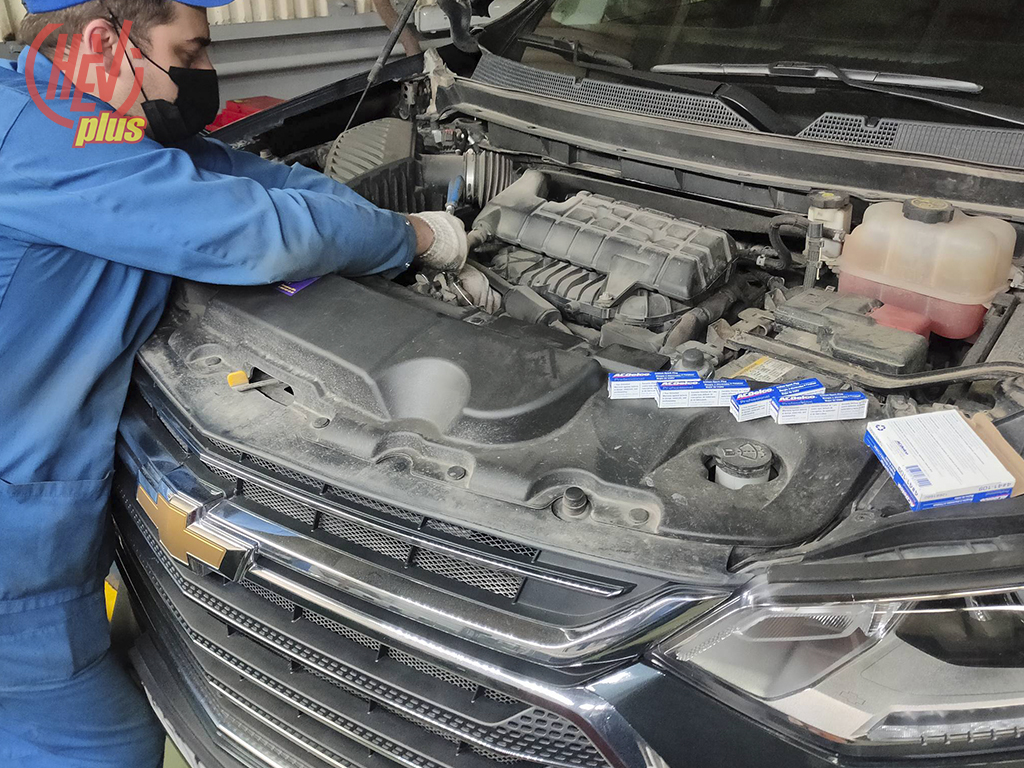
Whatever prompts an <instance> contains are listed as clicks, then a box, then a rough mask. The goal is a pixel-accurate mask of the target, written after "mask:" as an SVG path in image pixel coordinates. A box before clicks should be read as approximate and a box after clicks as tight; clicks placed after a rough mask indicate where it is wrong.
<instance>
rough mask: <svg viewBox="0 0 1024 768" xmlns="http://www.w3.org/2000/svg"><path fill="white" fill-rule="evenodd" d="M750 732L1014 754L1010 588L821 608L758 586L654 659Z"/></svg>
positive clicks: (1021, 716)
mask: <svg viewBox="0 0 1024 768" xmlns="http://www.w3.org/2000/svg"><path fill="white" fill-rule="evenodd" d="M656 656H657V659H658V661H659V663H661V664H662V665H665V666H667V667H668V668H670V669H671V670H673V671H675V672H676V673H678V674H680V675H682V676H684V677H686V678H688V679H690V680H691V681H695V682H698V683H700V684H702V685H703V686H704V687H705V688H706V689H707V690H709V692H711V693H712V694H714V695H717V696H718V697H720V698H722V699H724V700H726V701H727V702H728V703H730V704H732V705H733V706H737V707H739V708H741V709H746V710H748V712H749V713H750V714H751V715H752V716H754V717H756V718H757V719H758V720H760V721H762V722H769V723H775V724H777V725H781V726H782V727H784V728H787V729H790V730H792V731H794V732H795V733H796V734H797V735H798V736H801V737H802V738H803V739H804V740H808V739H810V740H812V741H813V740H821V739H824V740H825V741H827V742H828V743H829V744H831V745H832V747H835V746H836V745H841V746H840V748H848V749H850V751H854V752H861V751H863V750H869V751H874V752H897V753H903V752H908V751H915V752H922V751H924V752H932V751H947V750H950V749H957V748H962V749H969V750H973V749H981V748H986V749H992V748H996V747H999V746H1003V745H1005V746H1007V747H1016V748H1019V747H1020V744H1019V743H1018V741H1017V740H1018V739H1022V738H1024V605H1022V601H1021V597H1020V594H1019V593H1017V592H1015V591H1014V590H1010V589H1007V590H1001V591H998V592H989V593H985V594H973V595H970V596H958V597H944V598H942V599H935V598H929V599H913V598H902V599H898V600H896V599H893V600H887V601H880V602H869V601H858V600H856V599H850V600H848V601H843V602H838V601H830V602H821V601H820V598H819V599H818V600H817V601H816V600H815V599H814V598H812V597H810V596H808V595H806V593H805V594H804V595H801V594H800V588H799V587H796V586H794V585H768V584H762V585H759V586H755V587H754V588H752V589H750V590H748V591H746V592H745V593H743V594H742V595H740V596H738V597H735V598H733V599H732V600H731V601H729V602H726V603H724V604H723V605H721V606H720V607H719V608H717V609H715V610H713V611H712V612H711V613H710V614H708V615H707V616H705V617H703V618H702V619H701V620H699V621H698V622H696V623H695V624H694V625H692V626H691V627H687V628H686V629H685V630H684V631H683V632H682V633H680V634H678V635H676V636H674V637H672V638H670V639H669V640H668V641H667V642H666V643H665V644H664V645H663V646H662V647H661V648H660V649H659V650H658V652H657V654H656Z"/></svg>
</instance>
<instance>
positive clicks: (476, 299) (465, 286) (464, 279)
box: [458, 264, 501, 315]
mask: <svg viewBox="0 0 1024 768" xmlns="http://www.w3.org/2000/svg"><path fill="white" fill-rule="evenodd" d="M458 284H459V285H461V286H462V290H463V291H465V295H464V296H463V298H464V299H466V300H467V301H469V303H471V304H473V305H474V306H476V307H479V308H480V309H482V310H483V311H484V312H486V313H487V314H489V315H493V314H494V313H495V312H497V311H498V310H499V309H501V294H500V293H498V292H497V291H496V290H494V289H493V288H492V287H491V283H490V281H488V279H487V276H486V275H485V274H484V273H483V272H481V271H480V270H479V269H477V268H476V267H473V266H470V265H469V264H467V265H466V266H464V267H463V268H462V271H460V272H459V277H458Z"/></svg>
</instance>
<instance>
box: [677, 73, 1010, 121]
mask: <svg viewBox="0 0 1024 768" xmlns="http://www.w3.org/2000/svg"><path fill="white" fill-rule="evenodd" d="M668 66H675V65H668V64H662V65H659V67H657V69H658V70H659V72H660V71H661V68H662V67H668ZM682 66H690V65H682ZM714 66H718V65H714ZM819 69H820V70H826V71H828V72H830V73H831V74H832V77H830V78H829V79H830V80H838V81H839V82H840V83H842V84H843V85H845V86H847V87H848V88H859V89H861V90H864V91H874V92H875V93H884V94H886V95H888V96H895V97H897V98H901V99H911V100H913V101H920V102H923V103H925V104H930V105H931V106H933V107H938V108H939V109H945V110H948V111H950V112H959V113H961V114H969V115H973V116H975V117H982V118H985V119H986V120H994V121H996V122H1000V123H1009V124H1010V125H1015V126H1018V127H1024V110H1020V109H1018V108H1017V107H1011V106H1007V105H1004V104H988V103H986V102H982V101H973V100H969V99H962V98H957V97H954V96H940V95H936V94H932V93H924V92H922V91H916V90H909V89H907V88H898V87H896V86H892V85H879V84H877V83H873V82H867V81H865V80H855V79H854V78H852V77H850V76H849V75H847V73H846V71H845V70H843V69H841V68H840V67H837V66H834V65H832V64H809V63H806V62H780V63H778V64H771V65H768V75H767V76H768V77H779V78H788V77H801V76H804V77H806V76H807V75H800V74H795V75H794V74H793V72H797V73H799V72H806V71H810V70H819ZM717 74H719V76H724V73H722V72H720V71H717Z"/></svg>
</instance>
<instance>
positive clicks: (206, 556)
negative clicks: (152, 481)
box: [135, 485, 227, 570]
mask: <svg viewBox="0 0 1024 768" xmlns="http://www.w3.org/2000/svg"><path fill="white" fill-rule="evenodd" d="M135 500H136V501H138V502H139V506H141V507H142V509H143V510H144V511H145V512H146V514H147V515H148V516H149V519H150V520H152V521H153V525H155V526H156V529H157V531H158V532H159V534H160V543H161V544H163V545H164V549H166V550H167V552H168V554H170V556H171V557H173V558H174V559H175V560H178V561H180V562H182V563H184V564H185V565H190V563H189V556H190V555H191V556H192V557H193V558H194V559H196V560H198V561H200V562H201V563H204V564H206V565H208V566H209V567H210V568H213V569H214V570H217V569H219V568H220V567H221V564H222V563H223V562H224V556H225V555H226V554H227V549H226V548H225V547H223V546H221V545H220V544H217V543H216V542H213V541H210V539H208V538H207V537H206V536H204V535H203V534H202V533H201V532H198V531H194V530H190V529H189V525H188V523H189V519H188V516H189V510H186V509H181V508H180V507H178V506H176V505H175V504H174V503H173V502H171V501H168V500H167V499H165V498H164V497H163V496H162V495H158V496H157V497H156V501H153V499H152V497H151V496H150V495H149V494H148V493H146V490H145V489H144V488H143V487H142V486H141V485H140V486H139V490H138V492H137V493H136V494H135Z"/></svg>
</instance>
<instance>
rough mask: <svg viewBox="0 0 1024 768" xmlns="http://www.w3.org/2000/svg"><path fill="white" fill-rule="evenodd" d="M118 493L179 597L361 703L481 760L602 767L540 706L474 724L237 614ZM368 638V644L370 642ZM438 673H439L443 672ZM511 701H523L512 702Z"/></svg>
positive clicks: (120, 488)
mask: <svg viewBox="0 0 1024 768" xmlns="http://www.w3.org/2000/svg"><path fill="white" fill-rule="evenodd" d="M117 493H118V496H119V497H120V501H121V503H122V505H123V506H124V508H125V509H126V510H127V511H128V512H129V513H130V514H131V515H132V517H133V518H134V519H135V523H136V526H137V528H138V530H139V531H140V532H141V534H142V535H143V537H144V538H145V539H146V540H147V542H148V544H149V547H150V550H151V551H150V554H151V555H155V556H156V558H157V559H158V560H159V561H160V563H161V564H162V565H163V569H164V570H165V571H166V573H167V575H169V576H170V578H171V579H172V580H173V581H174V582H175V584H176V585H177V587H178V588H179V589H180V590H181V591H182V592H183V593H185V594H187V595H188V596H189V597H190V598H191V599H193V600H195V601H196V602H198V603H199V604H200V605H203V606H204V607H205V608H206V609H207V610H208V611H210V612H212V613H213V614H215V615H217V616H218V617H220V618H221V619H222V620H224V621H227V622H229V623H231V624H234V625H236V626H239V627H241V628H243V629H244V630H245V631H246V632H247V633H248V634H250V635H251V636H252V637H254V638H256V639H259V640H260V641H261V642H262V643H264V644H265V645H266V646H267V647H268V648H270V649H271V650H273V651H275V652H277V653H281V655H283V656H285V657H286V658H288V655H287V654H285V653H282V650H286V651H288V652H289V653H291V654H294V656H297V657H299V658H301V659H302V662H303V665H304V666H306V667H307V668H308V671H310V672H311V673H314V674H316V673H319V674H320V675H322V676H323V679H326V680H328V681H329V682H331V683H332V684H333V685H335V686H337V687H340V688H342V689H344V690H346V691H348V692H349V693H351V694H353V695H355V696H357V697H359V698H361V699H363V700H373V701H376V702H378V703H380V704H382V705H383V706H386V707H388V709H389V710H391V711H393V712H395V714H398V715H400V716H401V717H403V718H405V719H407V720H410V722H414V723H416V724H417V725H419V726H420V727H425V728H429V729H431V730H433V729H435V728H436V729H437V730H439V731H441V732H443V733H447V734H448V738H450V739H452V740H455V741H459V740H460V739H459V736H463V737H464V738H463V739H461V740H464V741H467V742H468V743H473V742H476V743H477V746H479V747H481V748H480V749H478V750H477V751H479V752H480V753H481V754H483V755H485V756H490V755H491V752H492V750H491V749H488V748H487V747H493V748H494V749H498V750H502V752H499V753H497V755H498V756H499V760H501V761H504V759H505V758H506V757H507V753H509V752H512V753H515V754H517V755H520V756H521V757H522V758H523V759H528V760H531V761H536V762H541V763H545V762H559V763H565V764H568V765H572V766H578V767H579V768H606V766H607V762H606V761H605V760H604V758H603V757H602V756H601V754H600V753H599V752H598V751H597V749H596V748H595V747H594V745H593V744H592V743H591V742H590V741H589V739H588V738H587V737H586V736H585V735H584V734H583V732H582V731H580V730H579V728H578V727H576V726H575V725H573V724H572V723H569V722H568V721H566V720H563V719H562V718H560V717H559V716H557V715H555V714H553V713H550V712H547V711H546V710H543V709H539V708H533V709H529V710H526V711H524V712H521V713H519V714H518V715H515V716H513V717H511V718H509V719H508V720H505V721H504V722H502V723H500V724H497V725H489V724H485V723H478V722H474V721H471V720H468V719H466V718H464V717H462V716H461V715H459V714H457V713H455V712H452V711H450V710H447V709H443V708H441V707H439V706H437V705H435V704H433V703H431V702H429V701H426V700H424V699H420V698H417V697H416V696H413V695H411V694H409V693H407V692H406V691H402V690H399V689H396V688H392V687H391V686H389V685H387V684H386V683H383V682H381V681H379V680H376V679H374V678H371V677H369V676H367V675H365V674H363V673H362V672H360V671H359V670H358V669H355V668H353V667H349V666H347V665H346V664H343V663H342V662H340V661H337V660H335V659H333V658H330V657H327V656H324V655H323V654H321V653H319V652H318V651H316V650H314V649H312V648H310V647H309V646H306V645H304V644H302V643H299V642H297V641H296V640H294V639H292V638H291V637H288V636H286V635H282V634H281V633H279V632H277V631H276V630H274V629H272V628H271V627H269V626H267V625H266V624H263V623H262V622H260V621H259V620H258V619H256V618H255V617H253V616H250V615H247V614H244V613H242V612H240V611H238V610H236V609H235V608H233V607H231V606H230V605H228V604H226V603H224V602H223V601H221V600H219V599H218V598H217V597H215V596H214V595H212V594H211V593H209V592H207V591H206V590H203V589H201V588H200V587H198V586H196V585H194V584H192V583H191V582H189V581H186V580H185V579H184V578H183V577H182V576H181V575H180V573H179V572H178V570H177V568H176V567H175V566H174V565H173V564H172V563H171V562H170V560H169V558H168V557H167V555H165V554H164V553H163V550H162V548H161V547H160V545H159V544H158V543H157V542H156V540H155V539H154V538H153V536H152V534H151V533H150V532H149V530H148V529H147V528H146V526H145V523H144V522H143V520H142V519H141V517H140V516H139V513H138V512H137V511H136V508H135V504H134V502H133V501H132V500H131V499H130V496H129V494H128V492H127V491H126V490H125V488H124V484H122V483H118V484H117ZM140 562H141V565H142V567H143V568H145V570H146V571H147V572H148V573H149V575H150V578H151V580H152V583H153V585H154V587H155V588H156V589H157V590H158V591H159V592H160V593H161V595H162V596H163V599H164V602H165V604H166V606H167V608H168V610H170V611H171V612H172V613H173V614H174V616H175V618H176V619H177V621H178V622H179V624H180V625H181V626H182V628H183V629H184V630H185V631H186V632H187V633H188V634H189V636H190V637H191V638H192V640H193V641H194V642H197V643H208V641H206V640H205V639H204V638H202V637H201V636H200V635H199V634H198V633H197V632H195V631H194V630H192V629H191V628H189V627H188V624H187V622H186V621H185V618H184V616H182V615H181V613H180V612H179V611H178V610H177V609H176V608H175V607H174V605H173V603H172V602H171V601H170V599H169V597H168V596H167V595H166V593H165V592H164V589H163V587H162V586H161V584H160V582H159V580H158V578H157V576H156V574H155V573H154V572H153V570H152V568H151V566H150V564H149V562H148V560H147V559H146V558H145V557H144V556H143V557H140ZM259 586H260V585H256V584H251V585H250V586H249V587H248V588H249V589H250V590H251V591H253V592H254V593H255V594H259V595H260V596H261V597H264V598H266V599H268V600H269V599H271V598H270V597H268V595H267V594H266V593H270V594H273V593H272V591H271V590H266V589H265V588H262V587H261V589H262V590H263V592H262V593H261V592H260V591H257V590H255V589H252V587H259ZM278 597H280V596H278ZM273 602H274V604H275V605H278V606H279V607H280V608H282V609H285V610H287V609H288V606H292V608H294V605H293V604H292V603H291V602H290V601H287V600H284V601H283V602H280V603H279V602H277V601H276V600H275V601H273ZM303 615H304V617H305V616H311V615H314V614H313V613H312V612H310V611H304V612H303ZM318 623H319V622H318ZM338 626H341V625H338ZM356 634H358V633H356ZM366 639H367V640H369V638H366ZM371 642H373V641H371ZM417 661H418V660H417ZM429 666H433V665H429ZM437 669H440V668H437ZM441 671H442V672H443V671H444V670H441ZM460 687H461V686H460ZM513 701H514V702H516V703H521V702H518V700H515V699H513ZM482 745H486V746H482ZM502 753H506V754H502ZM513 760H514V758H513Z"/></svg>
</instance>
